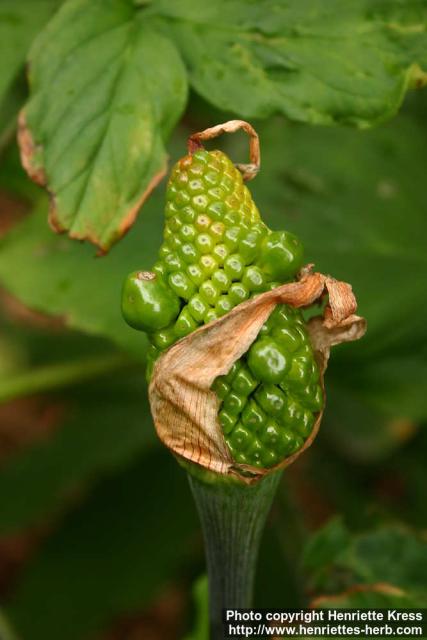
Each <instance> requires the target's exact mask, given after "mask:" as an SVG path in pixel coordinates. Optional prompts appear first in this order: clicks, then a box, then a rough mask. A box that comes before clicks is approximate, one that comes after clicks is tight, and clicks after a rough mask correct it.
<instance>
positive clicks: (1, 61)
mask: <svg viewBox="0 0 427 640" xmlns="http://www.w3.org/2000/svg"><path fill="white" fill-rule="evenodd" d="M58 4H59V0H19V2H15V0H2V2H1V5H0V103H1V101H2V99H3V96H4V94H5V93H6V91H7V90H8V89H9V87H10V85H11V83H12V82H13V80H14V78H15V77H16V75H17V74H18V72H19V70H20V68H21V67H22V66H23V64H24V62H25V57H26V55H27V51H28V49H29V46H30V44H31V42H32V40H33V38H34V37H35V35H36V34H37V32H38V31H39V30H40V29H41V28H42V27H43V26H44V24H45V22H46V21H47V20H48V18H49V17H50V15H51V14H52V13H53V11H54V9H55V8H56V7H57V6H58Z"/></svg>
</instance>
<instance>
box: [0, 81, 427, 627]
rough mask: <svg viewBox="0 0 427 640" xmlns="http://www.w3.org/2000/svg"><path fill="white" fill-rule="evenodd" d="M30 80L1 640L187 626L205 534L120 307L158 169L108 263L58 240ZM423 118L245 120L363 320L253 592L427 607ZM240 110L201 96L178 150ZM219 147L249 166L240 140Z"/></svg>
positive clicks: (332, 383) (282, 494)
mask: <svg viewBox="0 0 427 640" xmlns="http://www.w3.org/2000/svg"><path fill="white" fill-rule="evenodd" d="M25 92H26V89H25V84H24V82H23V80H22V78H21V77H19V78H18V80H17V81H16V83H15V85H14V86H13V87H12V90H11V91H10V93H9V95H8V100H6V101H5V102H3V107H2V109H3V112H2V120H1V123H2V129H1V131H0V234H1V239H0V284H1V287H2V288H1V292H0V601H1V603H2V605H1V611H2V618H1V619H0V637H1V638H2V639H3V635H4V637H5V638H7V639H8V640H9V636H10V638H15V637H19V638H22V639H23V640H58V639H60V640H80V639H82V640H83V639H87V640H119V639H120V640H160V639H164V638H167V639H170V640H174V639H177V640H178V639H179V640H181V639H182V638H183V637H184V636H186V634H189V633H190V634H191V629H192V627H193V625H194V620H195V616H196V606H195V604H194V601H193V596H192V591H193V589H194V584H195V582H196V581H197V579H198V577H199V576H200V575H201V574H203V571H204V560H203V547H202V540H201V532H200V529H199V525H198V521H197V517H196V513H195V508H194V506H193V503H192V498H191V495H190V491H189V487H188V485H187V481H186V477H185V474H184V472H183V471H182V469H181V468H179V467H178V465H177V464H176V462H175V461H174V460H173V458H172V457H171V455H170V454H169V453H168V452H166V451H164V450H163V449H162V447H161V446H160V444H159V442H158V441H157V438H156V436H155V432H154V428H153V425H152V421H151V417H150V414H149V408H148V404H147V390H146V385H145V381H144V358H145V350H146V344H147V343H146V340H145V338H144V336H143V335H142V334H139V333H137V332H135V331H133V330H131V329H130V328H128V327H127V326H126V325H125V324H124V322H123V321H122V319H121V317H120V309H119V300H120V289H121V283H122V281H123V278H124V276H125V275H126V274H127V273H128V272H129V271H132V270H134V269H139V268H149V267H150V265H151V264H152V263H153V261H154V258H155V255H156V251H157V247H158V245H159V243H160V238H161V231H162V216H163V201H164V195H165V181H163V182H162V183H161V184H160V186H159V187H158V188H157V189H156V191H155V193H154V194H153V195H152V196H151V198H150V199H149V201H148V202H147V203H146V205H145V206H144V208H143V210H142V212H141V214H140V215H139V218H138V220H137V222H136V224H135V225H134V227H133V228H132V229H131V230H130V232H129V233H128V234H127V235H126V236H125V237H124V238H123V239H122V240H121V241H120V242H119V243H118V244H117V245H116V246H115V247H113V249H112V250H111V252H110V253H109V254H108V255H107V256H105V257H96V255H95V249H94V247H93V246H89V245H88V244H82V243H78V242H76V241H72V240H70V239H68V238H67V237H66V236H58V235H55V234H54V233H53V232H52V231H51V229H50V228H49V226H48V224H47V210H48V202H47V198H46V196H45V195H44V193H43V192H42V190H40V189H39V188H38V187H36V186H35V185H33V184H31V183H30V182H29V180H28V178H27V177H26V176H25V174H24V171H23V169H22V168H21V166H20V161H19V154H18V150H17V146H16V143H15V127H16V123H15V119H14V117H11V115H10V114H14V113H15V110H16V109H15V106H16V105H20V104H22V101H23V100H24V99H25ZM426 113H427V96H426V95H425V92H424V93H422V92H420V93H418V94H411V95H410V96H409V97H408V98H407V99H406V102H405V104H404V106H403V108H402V110H401V112H400V114H399V115H398V116H397V117H396V118H394V119H393V120H392V121H390V122H388V123H386V124H382V125H380V126H378V127H377V128H376V129H374V130H369V131H358V130H353V129H349V128H344V127H335V128H325V127H316V128H315V127H312V126H309V125H304V124H295V123H291V122H290V121H288V120H286V119H285V118H284V117H279V116H277V117H276V116H275V117H271V118H269V119H268V120H263V121H259V122H258V121H253V124H254V126H255V127H256V128H257V130H258V132H259V135H260V140H261V151H262V170H261V172H260V174H259V175H258V177H257V178H256V179H255V180H254V181H253V182H251V183H250V188H251V190H252V191H253V194H254V197H255V200H256V202H257V204H258V206H259V208H260V210H261V212H262V215H263V217H264V219H265V222H266V223H267V224H268V225H269V226H271V227H272V228H286V229H289V230H290V231H292V232H294V233H296V234H298V235H299V237H300V238H301V239H302V241H303V243H304V244H305V247H306V256H307V261H309V262H314V263H315V265H316V268H317V269H318V270H320V271H322V272H324V273H330V274H332V275H334V276H335V277H337V278H339V279H341V280H344V281H347V282H350V283H352V285H353V289H354V291H355V293H356V295H357V298H358V301H359V310H358V311H359V313H360V315H363V316H365V317H366V319H367V322H368V332H367V334H366V336H365V337H364V338H363V340H362V341H360V342H357V343H354V344H349V345H342V346H340V347H337V348H335V349H334V350H333V353H332V357H331V361H330V366H329V369H328V372H327V378H326V385H327V396H328V402H327V410H326V414H325V418H324V421H323V424H322V428H321V432H320V435H319V436H318V438H317V440H316V442H315V443H314V445H313V447H312V448H311V449H310V450H309V451H308V452H307V453H306V454H305V455H303V456H302V457H301V458H300V459H299V460H298V461H297V462H296V463H295V464H294V465H293V466H292V467H290V468H289V469H287V470H286V471H285V473H284V477H283V482H282V484H281V486H280V489H279V492H278V495H277V498H276V500H275V503H274V507H273V509H272V512H271V515H270V518H269V521H268V526H267V529H266V532H265V536H264V540H263V545H262V549H261V554H260V561H259V570H258V578H257V596H256V603H255V604H256V605H257V606H265V607H275V606H277V607H281V606H282V607H285V606H303V605H308V604H309V603H313V602H314V603H316V602H323V603H334V602H336V600H335V598H337V597H338V598H341V600H340V601H341V602H343V601H345V602H346V603H348V604H349V605H350V606H351V605H355V606H356V605H363V604H377V605H378V604H380V605H384V606H385V605H387V604H389V603H391V604H394V605H395V604H396V603H399V604H403V605H404V606H421V605H424V606H427V500H426V497H425V496H426V479H427V471H426V464H425V460H426V453H427V431H426V428H425V423H426V421H427V304H426V294H427V244H426V238H427V195H426V194H427V192H426V167H427V120H426V117H425V116H426ZM230 115H232V114H229V113H226V112H222V111H218V110H215V109H214V108H213V107H211V106H210V105H208V104H207V103H206V102H204V101H203V100H202V99H201V98H200V97H197V96H196V95H194V94H191V96H190V101H189V107H188V109H187V111H186V113H185V114H184V116H183V118H182V120H181V122H180V124H179V126H178V127H177V129H176V131H175V133H174V134H173V137H172V139H171V140H170V142H169V143H168V152H169V154H170V156H171V160H170V162H172V161H173V160H174V159H176V158H178V157H180V156H181V155H183V154H184V153H185V149H186V146H185V145H186V137H187V136H188V135H189V133H191V132H194V131H196V130H201V129H202V128H204V127H206V126H211V125H212V124H214V123H217V122H222V121H224V120H226V119H228V118H229V117H230ZM234 115H235V114H234ZM218 145H219V146H220V148H222V149H224V150H226V151H227V152H228V153H229V154H230V155H231V157H232V158H233V160H235V161H236V162H237V161H238V162H241V161H245V160H246V156H247V140H246V139H245V137H244V136H243V135H240V134H235V135H233V136H229V137H228V138H227V139H225V138H222V139H220V140H219V141H218ZM198 591H199V592H200V591H203V585H201V586H200V585H199V589H198ZM199 595H200V594H199ZM318 598H322V600H320V601H319V600H317V599H318ZM199 600H200V597H199ZM202 600H203V598H202ZM337 601H338V600H337ZM202 608H203V602H202ZM3 617H4V622H3ZM1 625H4V631H2V627H1ZM202 626H203V625H202ZM9 627H10V630H8V628H9ZM2 633H3V635H2ZM203 637H204V636H203V633H202V632H200V633H199V631H197V629H196V631H195V632H194V634H193V635H191V640H196V638H197V640H202V638H203ZM188 638H190V636H188Z"/></svg>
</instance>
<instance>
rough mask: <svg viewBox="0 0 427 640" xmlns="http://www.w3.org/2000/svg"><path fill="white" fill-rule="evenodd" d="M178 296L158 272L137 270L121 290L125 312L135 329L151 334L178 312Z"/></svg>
mask: <svg viewBox="0 0 427 640" xmlns="http://www.w3.org/2000/svg"><path fill="white" fill-rule="evenodd" d="M179 307H180V304H179V298H178V296H177V295H175V294H174V292H173V291H171V290H170V289H169V288H168V287H166V286H165V284H164V282H163V280H162V279H161V278H160V277H159V276H157V275H156V274H155V273H150V272H147V271H135V272H134V273H131V274H130V275H129V276H128V277H127V278H126V281H125V283H124V286H123V292H122V313H123V316H124V318H125V320H126V322H127V323H128V324H129V325H130V326H131V327H133V328H134V329H139V330H141V331H147V332H149V333H151V332H152V331H156V330H158V329H163V328H164V327H167V326H168V325H169V324H170V323H171V321H172V320H173V319H174V318H175V317H176V315H177V314H178V312H179Z"/></svg>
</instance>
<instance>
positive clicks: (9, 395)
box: [0, 353, 131, 402]
mask: <svg viewBox="0 0 427 640" xmlns="http://www.w3.org/2000/svg"><path fill="white" fill-rule="evenodd" d="M130 363H131V360H129V358H128V357H127V356H126V355H124V354H122V353H112V354H108V355H102V356H92V357H90V358H83V359H81V360H76V361H74V362H61V363H59V364H56V363H55V364H51V365H46V366H44V367H38V368H36V369H31V370H30V371H23V372H22V373H16V374H15V375H10V376H8V377H4V378H1V379H0V402H8V401H10V400H13V399H15V398H20V397H22V396H27V395H30V394H33V393H40V392H42V391H51V390H53V389H58V388H60V387H65V386H67V385H71V384H75V383H78V382H83V381H84V380H89V379H90V378H94V377H96V376H99V375H101V374H105V373H109V372H111V371H115V370H116V369H119V368H122V367H125V366H129V364H130Z"/></svg>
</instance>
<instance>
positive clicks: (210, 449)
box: [149, 267, 366, 484]
mask: <svg viewBox="0 0 427 640" xmlns="http://www.w3.org/2000/svg"><path fill="white" fill-rule="evenodd" d="M324 295H328V296H329V301H328V304H327V305H326V308H325V312H324V315H323V317H316V318H313V319H312V320H311V321H310V322H309V331H310V337H311V341H312V344H313V347H314V350H315V353H316V357H317V358H318V359H319V362H320V364H321V369H322V380H323V372H324V370H325V368H326V364H327V360H328V357H329V350H330V347H331V346H332V345H335V344H338V343H341V342H348V341H350V340H356V339H358V338H360V337H361V336H362V335H363V334H364V332H365V329H366V324H365V321H364V320H363V318H360V317H359V316H356V315H354V313H355V311H356V299H355V297H354V295H353V292H352V289H351V287H350V285H348V284H346V283H343V282H338V281H337V280H335V279H334V278H331V277H329V276H325V275H322V274H321V273H311V271H310V267H307V268H305V269H304V270H303V271H302V272H301V277H300V279H299V280H298V281H297V282H292V283H289V284H285V285H282V286H280V287H277V288H276V289H274V290H273V291H268V292H266V293H263V294H261V295H259V296H257V297H255V298H252V299H251V300H248V301H247V302H244V303H242V304H240V305H238V306H237V307H235V308H234V309H233V310H232V311H230V313H228V314H227V315H225V316H223V317H222V318H219V319H218V320H215V321H214V322H212V323H209V324H208V325H205V326H203V327H200V328H199V329H197V331H195V332H194V333H192V334H190V335H189V336H187V337H186V338H183V339H182V340H180V341H179V342H177V343H176V344H175V345H173V346H172V347H171V348H170V349H169V350H168V351H167V352H166V353H164V355H162V357H161V358H159V360H158V361H157V363H156V366H155V368H154V372H153V377H152V380H151V384H150V388H149V395H150V403H151V411H152V414H153V418H154V423H155V426H156V430H157V433H158V435H159V437H160V439H161V440H162V442H163V443H164V444H165V445H166V446H167V447H168V448H169V449H171V451H172V452H173V453H174V454H175V455H176V456H178V457H180V458H183V459H184V460H186V461H187V462H191V463H194V464H196V465H200V466H201V467H203V468H204V469H207V470H209V471H213V472H216V473H219V474H222V475H225V476H235V477H238V478H240V479H241V480H242V481H244V482H246V483H248V484H249V483H252V482H255V481H257V480H259V479H260V478H262V477H263V476H264V475H265V474H266V473H271V472H272V471H275V470H277V469H279V468H283V467H285V466H287V465H289V464H291V463H292V462H293V461H294V460H295V459H296V458H297V457H298V456H299V455H300V454H301V453H302V452H303V451H304V450H305V449H307V448H308V447H309V446H310V445H311V443H312V442H313V440H314V438H315V437H316V434H317V432H318V429H319V426H320V421H321V417H322V414H321V413H320V414H319V415H318V417H317V420H316V423H315V425H314V428H313V431H312V433H311V435H310V437H309V438H308V439H307V440H306V442H305V443H304V446H303V447H302V448H301V449H300V450H299V451H298V452H296V453H294V454H293V455H291V456H289V457H288V458H286V459H284V460H283V461H282V462H281V463H280V464H279V465H277V466H276V467H273V468H271V469H259V468H257V467H252V466H250V465H243V464H237V463H236V462H234V461H233V460H232V458H231V455H230V452H229V450H228V448H227V445H226V443H225V440H224V436H223V433H222V429H221V426H220V424H219V421H218V417H217V416H218V409H219V400H218V398H217V396H216V394H215V393H214V392H213V391H211V390H210V387H211V385H212V383H213V381H214V380H215V378H217V377H218V376H220V375H224V374H226V373H227V372H228V371H229V369H230V367H231V366H232V364H233V363H234V362H235V361H236V360H238V359H239V358H240V357H241V356H242V355H243V354H244V353H246V351H247V350H248V348H249V347H250V345H251V344H252V343H253V341H254V340H255V338H256V337H257V335H258V333H259V331H260V329H261V327H262V325H263V324H264V323H265V322H266V320H267V319H268V317H269V315H270V314H271V312H272V311H273V309H274V308H275V306H276V305H277V304H283V303H284V304H290V305H292V306H294V307H306V306H309V305H311V304H313V303H314V302H316V301H320V300H321V299H322V297H323V296H324Z"/></svg>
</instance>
